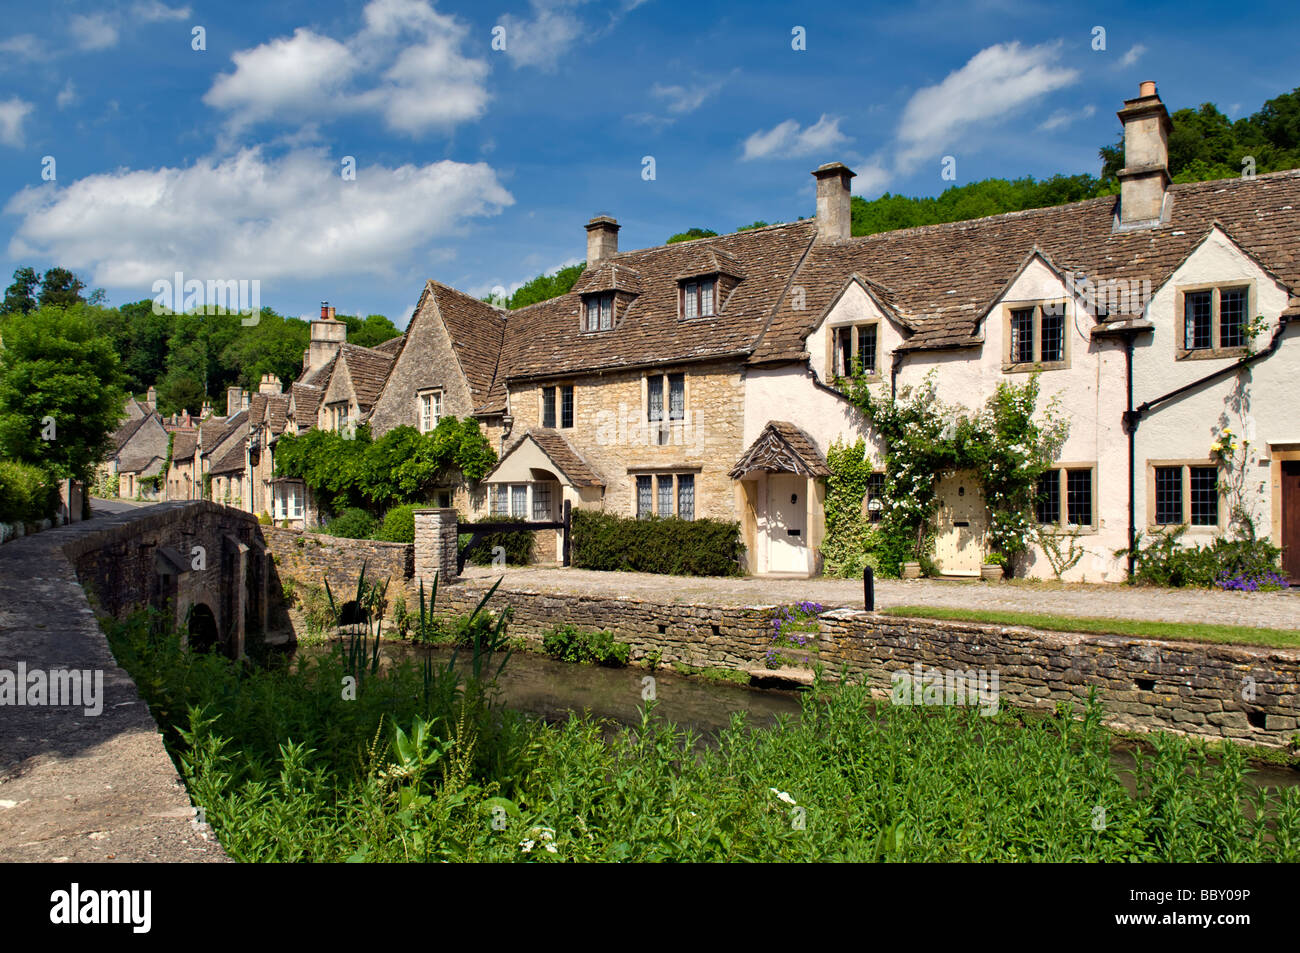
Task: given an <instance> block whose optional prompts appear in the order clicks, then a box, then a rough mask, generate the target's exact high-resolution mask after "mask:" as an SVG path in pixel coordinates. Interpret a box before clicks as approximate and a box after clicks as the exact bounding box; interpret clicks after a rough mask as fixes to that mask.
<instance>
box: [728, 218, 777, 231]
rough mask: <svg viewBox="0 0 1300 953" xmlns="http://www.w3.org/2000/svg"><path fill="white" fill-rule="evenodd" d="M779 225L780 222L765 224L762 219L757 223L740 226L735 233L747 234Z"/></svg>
mask: <svg viewBox="0 0 1300 953" xmlns="http://www.w3.org/2000/svg"><path fill="white" fill-rule="evenodd" d="M780 224H781V223H780V222H765V221H763V220H762V219H759V220H758V221H757V222H754V223H753V224H750V225H742V226H740V228H738V229H736V231H738V232H749V231H753V230H754V229H756V228H767V226H769V225H780Z"/></svg>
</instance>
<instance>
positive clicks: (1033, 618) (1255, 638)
mask: <svg viewBox="0 0 1300 953" xmlns="http://www.w3.org/2000/svg"><path fill="white" fill-rule="evenodd" d="M880 611H881V613H883V614H884V615H893V616H907V617H911V618H920V619H943V620H946V621H950V622H984V623H988V624H990V625H1022V626H1026V627H1027V628H1031V629H1045V630H1047V631H1049V632H1095V633H1098V634H1103V635H1128V636H1135V637H1137V638H1142V639H1174V640H1178V641H1183V642H1216V643H1220V644H1226V645H1259V646H1266V647H1268V648H1282V649H1293V648H1300V631H1296V630H1288V629H1259V628H1254V627H1252V626H1246V625H1217V624H1215V623H1210V622H1148V621H1145V620H1140V619H1107V618H1102V617H1096V616H1064V615H1047V614H1040V613H1037V612H1009V611H1003V610H999V609H948V608H941V607H938V606H890V607H889V608H887V609H881V610H880Z"/></svg>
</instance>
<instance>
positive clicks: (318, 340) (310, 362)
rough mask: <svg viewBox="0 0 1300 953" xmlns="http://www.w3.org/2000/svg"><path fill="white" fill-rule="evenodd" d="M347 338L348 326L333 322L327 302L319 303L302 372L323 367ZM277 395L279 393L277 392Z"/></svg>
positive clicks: (332, 314) (331, 311)
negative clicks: (317, 316)
mask: <svg viewBox="0 0 1300 953" xmlns="http://www.w3.org/2000/svg"><path fill="white" fill-rule="evenodd" d="M347 337H348V326H347V325H346V324H344V323H343V322H342V321H335V320H334V309H333V308H332V307H330V304H329V302H328V301H322V302H321V303H320V320H319V321H313V322H312V323H311V346H310V347H309V348H308V350H307V361H306V363H305V364H304V365H303V371H304V372H307V371H314V370H316V369H317V368H319V367H324V366H325V365H326V364H328V363H329V362H330V361H331V360H333V358H334V355H336V354H338V352H339V348H340V347H341V346H342V345H343V342H344V341H346V340H347ZM277 393H279V391H277Z"/></svg>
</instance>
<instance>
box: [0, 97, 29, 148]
mask: <svg viewBox="0 0 1300 953" xmlns="http://www.w3.org/2000/svg"><path fill="white" fill-rule="evenodd" d="M35 108H36V107H35V106H33V105H32V104H31V103H29V102H27V101H26V100H22V99H19V98H18V97H17V96H10V97H9V98H8V99H3V100H0V142H2V143H4V144H5V145H7V146H15V147H21V146H22V145H23V142H24V139H23V120H25V119H26V118H27V116H28V115H29V114H30V113H31V111H32V110H33V109H35Z"/></svg>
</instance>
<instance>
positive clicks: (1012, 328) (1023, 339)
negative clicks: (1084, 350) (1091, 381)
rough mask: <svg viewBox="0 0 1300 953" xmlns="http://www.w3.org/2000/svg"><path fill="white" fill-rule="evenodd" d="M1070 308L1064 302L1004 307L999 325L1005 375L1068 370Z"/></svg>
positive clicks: (1040, 302)
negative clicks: (1002, 339)
mask: <svg viewBox="0 0 1300 953" xmlns="http://www.w3.org/2000/svg"><path fill="white" fill-rule="evenodd" d="M1068 331H1069V306H1068V305H1067V304H1066V302H1064V301H1039V302H1032V303H1025V304H1016V305H1007V306H1006V307H1005V309H1004V317H1003V321H1002V332H1003V338H1004V340H1005V341H1006V346H1005V347H1004V348H1003V354H1002V370H1003V371H1004V372H1006V373H1014V372H1024V371H1034V370H1059V369H1061V368H1066V367H1069V366H1070V336H1069V334H1068Z"/></svg>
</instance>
